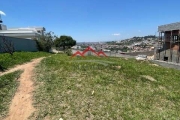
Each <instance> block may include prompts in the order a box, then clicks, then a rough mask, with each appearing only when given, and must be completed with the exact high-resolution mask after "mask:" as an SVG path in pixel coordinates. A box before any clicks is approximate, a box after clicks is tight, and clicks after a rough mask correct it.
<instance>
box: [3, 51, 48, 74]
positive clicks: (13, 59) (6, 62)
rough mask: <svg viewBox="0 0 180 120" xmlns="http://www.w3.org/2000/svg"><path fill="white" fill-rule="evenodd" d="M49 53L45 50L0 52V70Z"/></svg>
mask: <svg viewBox="0 0 180 120" xmlns="http://www.w3.org/2000/svg"><path fill="white" fill-rule="evenodd" d="M48 55H50V54H49V53H45V52H15V53H14V54H13V56H12V55H10V54H9V53H1V54H0V71H3V70H6V69H8V68H10V67H13V66H14V65H17V64H22V63H25V62H29V61H30V60H32V59H34V58H38V57H43V56H48Z"/></svg>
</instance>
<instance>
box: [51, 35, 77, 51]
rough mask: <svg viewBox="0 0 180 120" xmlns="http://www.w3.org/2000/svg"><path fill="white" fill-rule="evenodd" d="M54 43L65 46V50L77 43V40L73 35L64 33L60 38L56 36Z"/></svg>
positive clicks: (57, 45)
mask: <svg viewBox="0 0 180 120" xmlns="http://www.w3.org/2000/svg"><path fill="white" fill-rule="evenodd" d="M54 44H55V46H56V47H63V50H65V49H66V48H71V47H72V46H74V45H76V40H74V39H73V38H72V37H71V36H66V35H62V36H60V38H56V40H55V41H54Z"/></svg>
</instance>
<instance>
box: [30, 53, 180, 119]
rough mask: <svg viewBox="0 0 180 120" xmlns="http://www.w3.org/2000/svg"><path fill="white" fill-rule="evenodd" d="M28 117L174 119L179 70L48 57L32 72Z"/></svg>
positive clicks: (179, 98)
mask: <svg viewBox="0 0 180 120" xmlns="http://www.w3.org/2000/svg"><path fill="white" fill-rule="evenodd" d="M36 73H37V75H36V78H37V80H36V85H37V89H36V92H35V94H34V98H35V101H34V106H35V107H36V109H37V111H36V112H35V113H34V114H33V115H32V117H31V119H33V120H34V119H37V120H41V119H52V120H58V119H60V118H62V119H65V120H85V119H97V120H101V119H102V120H103V119H104V120H106V119H109V120H117V119H137V120H140V119H154V120H160V119H171V120H173V119H174V120H176V119H179V118H180V107H179V106H180V94H179V93H180V89H179V88H180V80H179V78H180V71H177V70H174V69H167V68H163V67H160V66H154V65H152V64H151V63H149V62H147V61H146V62H141V61H136V60H134V59H123V58H97V57H86V58H81V57H77V58H73V59H70V57H68V56H67V55H62V54H59V55H54V56H52V57H50V58H47V59H45V60H43V61H42V63H41V64H40V65H39V66H38V67H37V71H36Z"/></svg>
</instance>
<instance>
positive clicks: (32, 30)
mask: <svg viewBox="0 0 180 120" xmlns="http://www.w3.org/2000/svg"><path fill="white" fill-rule="evenodd" d="M2 23H3V21H2V19H1V17H0V35H1V36H8V37H15V38H24V39H34V38H36V39H38V38H39V37H40V36H42V35H44V32H45V31H46V29H45V28H44V27H25V28H9V29H8V28H7V26H6V25H3V24H2Z"/></svg>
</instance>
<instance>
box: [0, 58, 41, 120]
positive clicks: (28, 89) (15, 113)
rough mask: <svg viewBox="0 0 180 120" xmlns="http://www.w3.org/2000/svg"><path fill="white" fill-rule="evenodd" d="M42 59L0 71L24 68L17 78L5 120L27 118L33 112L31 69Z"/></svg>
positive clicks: (25, 119) (23, 119)
mask: <svg viewBox="0 0 180 120" xmlns="http://www.w3.org/2000/svg"><path fill="white" fill-rule="evenodd" d="M42 59H43V58H38V59H34V60H33V61H32V62H29V63H26V64H23V65H18V66H16V67H15V68H13V69H10V70H9V71H7V72H4V73H0V76H1V75H4V74H8V73H11V72H14V71H16V70H24V72H23V73H22V74H21V76H20V78H19V81H20V85H19V87H18V89H17V92H16V94H15V96H14V98H13V99H12V102H11V105H10V109H9V114H8V116H7V117H6V118H5V120H27V118H28V117H29V116H30V115H31V113H33V112H34V110H35V109H34V107H33V105H32V103H33V101H32V92H33V90H34V87H33V81H32V77H33V70H34V68H35V66H36V65H37V64H38V63H39V62H40V61H41V60H42Z"/></svg>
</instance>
